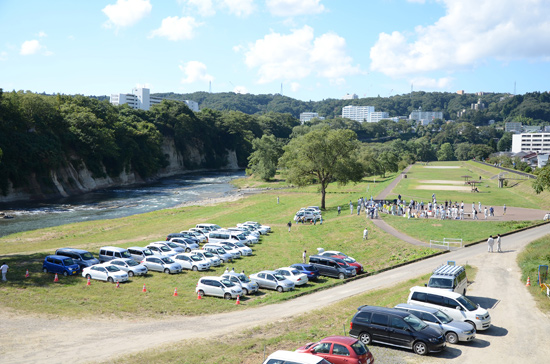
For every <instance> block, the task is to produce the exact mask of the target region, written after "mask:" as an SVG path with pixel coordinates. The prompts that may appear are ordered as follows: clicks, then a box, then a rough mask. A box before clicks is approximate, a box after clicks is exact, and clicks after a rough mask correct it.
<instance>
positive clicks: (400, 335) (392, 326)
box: [349, 305, 446, 355]
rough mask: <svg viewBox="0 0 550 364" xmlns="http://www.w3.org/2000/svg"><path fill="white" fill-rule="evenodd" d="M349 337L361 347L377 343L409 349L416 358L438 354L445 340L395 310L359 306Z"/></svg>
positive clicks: (416, 320)
mask: <svg viewBox="0 0 550 364" xmlns="http://www.w3.org/2000/svg"><path fill="white" fill-rule="evenodd" d="M349 335H350V336H351V337H354V338H358V339H359V340H361V342H362V343H363V344H365V345H369V344H371V343H381V344H387V345H392V346H397V347H400V348H407V349H412V350H413V351H414V352H415V353H416V354H418V355H425V354H427V353H431V352H437V351H441V350H443V349H444V348H445V345H446V344H445V337H444V336H443V334H441V332H440V331H438V330H436V329H433V328H431V327H429V326H428V325H426V324H425V323H424V322H423V321H421V320H420V319H419V318H417V317H416V316H414V315H412V314H410V313H408V312H404V311H401V310H398V309H395V308H386V307H377V306H366V305H365V306H361V307H359V308H358V309H357V313H356V314H355V315H354V316H353V318H352V319H351V323H350V330H349Z"/></svg>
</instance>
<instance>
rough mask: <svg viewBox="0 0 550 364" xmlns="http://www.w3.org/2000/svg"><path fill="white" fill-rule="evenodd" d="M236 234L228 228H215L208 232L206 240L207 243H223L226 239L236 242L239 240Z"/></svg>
mask: <svg viewBox="0 0 550 364" xmlns="http://www.w3.org/2000/svg"><path fill="white" fill-rule="evenodd" d="M235 235H237V234H233V233H232V232H231V231H229V230H215V231H212V232H210V233H208V242H209V243H223V242H226V241H231V242H233V243H236V242H238V241H239V239H237V238H236V237H235Z"/></svg>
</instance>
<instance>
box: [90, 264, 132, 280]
mask: <svg viewBox="0 0 550 364" xmlns="http://www.w3.org/2000/svg"><path fill="white" fill-rule="evenodd" d="M82 277H84V278H89V279H97V280H100V281H108V282H111V283H113V282H126V281H127V280H128V273H126V272H125V271H123V270H120V269H118V268H117V267H115V266H114V265H110V264H109V263H103V264H96V265H92V266H91V267H86V268H84V269H82Z"/></svg>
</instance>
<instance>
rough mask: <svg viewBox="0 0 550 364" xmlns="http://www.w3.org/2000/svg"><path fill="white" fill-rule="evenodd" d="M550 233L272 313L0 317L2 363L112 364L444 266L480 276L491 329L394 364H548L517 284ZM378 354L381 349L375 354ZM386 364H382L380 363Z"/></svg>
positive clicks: (476, 292)
mask: <svg viewBox="0 0 550 364" xmlns="http://www.w3.org/2000/svg"><path fill="white" fill-rule="evenodd" d="M549 233H550V228H549V227H548V226H542V227H539V228H535V229H531V230H527V231H523V232H520V233H517V234H514V235H510V236H507V237H505V238H503V242H502V246H503V250H504V252H503V253H492V254H489V253H487V251H486V246H485V245H484V244H480V245H477V246H472V247H469V248H465V249H461V250H457V251H454V252H451V253H449V254H446V255H444V256H439V257H434V258H430V259H426V260H424V261H421V262H418V263H415V264H411V265H408V266H405V267H401V268H396V269H393V270H391V271H388V272H384V273H381V274H378V275H376V276H373V277H367V278H365V279H359V280H357V281H353V282H349V283H347V284H344V285H342V286H338V287H335V288H332V289H330V290H325V291H321V292H317V293H314V294H312V295H307V296H303V297H299V298H297V299H294V300H291V301H288V302H284V303H280V304H274V305H268V306H263V307H258V308H251V309H247V310H243V311H239V312H231V313H224V314H216V315H211V316H202V317H181V318H177V317H176V318H170V319H166V320H152V319H145V320H144V319H141V318H136V319H135V320H120V319H113V318H102V319H99V320H97V321H96V320H71V319H67V318H52V317H42V316H38V315H34V316H22V315H20V314H18V313H17V312H14V311H11V310H5V309H2V310H0V362H2V363H62V362H67V361H69V360H78V361H79V362H85V361H86V358H90V359H92V360H90V361H92V362H98V361H105V360H109V359H110V358H113V357H116V356H119V355H122V354H128V353H132V352H138V351H141V350H145V349H150V348H154V347H158V346H160V345H165V344H168V343H170V342H177V341H180V340H184V339H193V338H204V337H212V336H217V335H222V334H227V333H230V332H235V331H238V330H242V329H244V328H250V327H253V326H255V325H262V324H266V323H269V322H272V321H276V320H280V319H285V318H289V317H293V316H296V315H300V314H302V313H305V312H308V311H311V310H313V309H316V308H321V307H324V306H326V305H330V304H332V303H334V302H336V301H338V300H341V299H343V298H346V297H350V296H353V295H357V294H360V293H364V292H365V291H368V290H373V289H377V288H381V287H386V286H389V285H393V284H395V283H398V282H402V281H406V280H408V279H410V278H411V277H416V276H418V275H421V274H425V273H428V272H430V271H431V270H433V268H434V267H435V266H437V265H439V264H441V263H444V262H445V261H447V260H456V261H458V262H461V263H468V264H471V265H475V266H477V267H478V268H479V272H478V275H477V278H476V281H475V282H474V283H473V284H472V285H471V286H470V287H469V289H468V296H469V297H471V298H473V299H474V300H477V301H478V302H479V303H480V304H481V305H482V306H484V307H486V308H488V309H489V312H490V314H491V316H492V323H493V325H494V326H493V327H491V328H490V329H489V330H487V331H483V332H479V333H478V335H477V338H476V340H475V341H474V342H471V343H469V344H461V345H449V346H448V348H447V349H446V350H445V351H444V352H442V353H439V354H435V355H431V356H428V357H418V356H414V355H410V353H408V352H404V351H397V352H396V353H395V354H396V357H395V359H398V358H397V357H400V356H402V357H400V359H399V360H396V361H401V362H402V361H406V362H413V363H414V362H423V363H448V362H460V363H480V362H481V363H482V362H490V363H497V362H502V363H511V362H520V363H544V362H547V361H548V358H550V345H548V337H550V321H549V320H548V317H546V316H544V315H543V314H542V313H541V312H540V311H539V310H538V309H537V308H536V307H535V303H534V301H533V299H532V298H531V296H530V295H529V293H528V292H527V291H526V289H525V287H524V283H523V282H521V281H520V271H519V268H518V267H517V264H516V256H517V253H518V251H520V250H521V248H522V247H524V246H525V245H526V244H527V243H529V242H530V241H532V240H535V239H538V238H540V237H542V236H544V235H546V234H549ZM375 348H377V347H375ZM381 362H383V361H378V363H381Z"/></svg>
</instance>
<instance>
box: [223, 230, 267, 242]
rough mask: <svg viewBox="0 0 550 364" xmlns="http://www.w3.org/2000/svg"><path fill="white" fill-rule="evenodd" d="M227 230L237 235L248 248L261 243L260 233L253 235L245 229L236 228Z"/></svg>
mask: <svg viewBox="0 0 550 364" xmlns="http://www.w3.org/2000/svg"><path fill="white" fill-rule="evenodd" d="M227 230H229V231H231V232H232V233H233V234H235V235H236V236H237V237H238V239H239V240H240V242H241V243H244V244H246V245H248V246H252V245H253V244H258V243H259V242H260V239H259V235H260V234H259V233H258V234H252V232H250V231H249V230H246V229H245V228H236V227H235V228H228V229H227Z"/></svg>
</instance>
